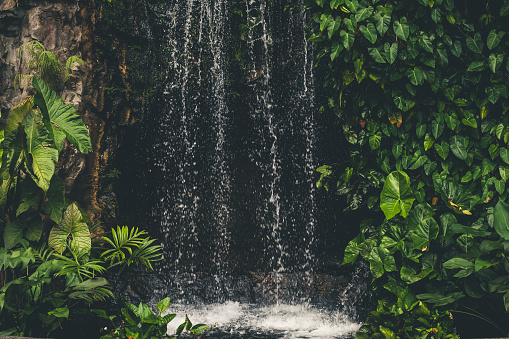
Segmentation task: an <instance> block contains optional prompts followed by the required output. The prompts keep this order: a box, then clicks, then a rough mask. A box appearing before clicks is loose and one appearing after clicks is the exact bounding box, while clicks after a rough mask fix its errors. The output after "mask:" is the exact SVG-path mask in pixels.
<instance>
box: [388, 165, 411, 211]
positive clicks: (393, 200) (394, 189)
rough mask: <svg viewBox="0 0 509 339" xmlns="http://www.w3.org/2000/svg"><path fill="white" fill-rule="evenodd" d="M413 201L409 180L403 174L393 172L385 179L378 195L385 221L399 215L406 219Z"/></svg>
mask: <svg viewBox="0 0 509 339" xmlns="http://www.w3.org/2000/svg"><path fill="white" fill-rule="evenodd" d="M414 201H415V197H414V194H413V192H412V189H411V188H410V178H409V177H408V175H407V174H406V173H405V172H402V171H394V172H392V173H391V174H389V176H388V177H387V179H386V181H385V183H384V187H383V190H382V193H381V194H380V208H381V209H382V211H383V212H384V214H385V217H386V218H387V219H391V218H392V217H394V216H395V215H396V214H398V213H400V214H401V216H403V218H406V217H407V215H408V212H409V211H410V209H411V208H412V204H413V203H414Z"/></svg>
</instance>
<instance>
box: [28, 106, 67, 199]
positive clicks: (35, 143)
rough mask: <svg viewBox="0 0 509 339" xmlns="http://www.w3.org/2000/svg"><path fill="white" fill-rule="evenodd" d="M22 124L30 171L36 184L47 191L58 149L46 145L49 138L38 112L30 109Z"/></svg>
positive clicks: (48, 142) (49, 141)
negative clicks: (34, 177)
mask: <svg viewBox="0 0 509 339" xmlns="http://www.w3.org/2000/svg"><path fill="white" fill-rule="evenodd" d="M23 124H24V125H25V133H26V139H27V145H26V147H27V153H28V154H30V155H31V157H30V162H31V167H32V172H33V173H34V175H35V176H36V178H37V185H38V186H39V187H40V188H42V189H43V190H44V191H47V190H48V188H49V183H50V181H51V178H52V177H53V173H54V172H55V163H56V162H57V161H58V151H57V150H56V149H54V148H52V147H49V146H48V144H50V143H51V140H49V139H48V136H49V135H48V131H47V130H46V128H45V127H44V125H43V124H42V117H41V115H40V113H38V112H37V111H35V110H31V111H30V112H29V113H28V114H27V115H26V116H25V118H24V119H23Z"/></svg>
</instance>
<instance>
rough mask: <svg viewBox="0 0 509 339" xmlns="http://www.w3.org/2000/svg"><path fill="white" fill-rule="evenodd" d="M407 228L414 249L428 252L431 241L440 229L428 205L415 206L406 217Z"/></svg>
mask: <svg viewBox="0 0 509 339" xmlns="http://www.w3.org/2000/svg"><path fill="white" fill-rule="evenodd" d="M407 222H408V228H409V230H411V237H412V241H413V243H414V248H416V249H418V250H420V251H425V250H428V249H429V247H430V245H431V241H432V240H434V239H436V237H437V236H438V232H439V231H440V228H439V227H438V224H437V222H436V221H435V219H433V210H432V209H431V207H429V205H426V204H419V205H417V206H416V207H415V208H414V209H413V210H412V212H410V215H409V216H408V220H407Z"/></svg>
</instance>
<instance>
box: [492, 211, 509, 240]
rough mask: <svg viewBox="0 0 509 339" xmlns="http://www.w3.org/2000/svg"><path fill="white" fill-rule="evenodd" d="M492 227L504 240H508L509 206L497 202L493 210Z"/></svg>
mask: <svg viewBox="0 0 509 339" xmlns="http://www.w3.org/2000/svg"><path fill="white" fill-rule="evenodd" d="M493 227H494V228H495V231H497V233H498V234H499V235H500V236H501V237H502V238H503V239H505V240H509V205H508V204H506V203H505V202H503V201H499V202H498V203H497V204H496V205H495V209H494V210H493Z"/></svg>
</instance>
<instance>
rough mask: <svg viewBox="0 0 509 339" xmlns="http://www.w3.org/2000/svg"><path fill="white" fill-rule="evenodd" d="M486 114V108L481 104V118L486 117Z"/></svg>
mask: <svg viewBox="0 0 509 339" xmlns="http://www.w3.org/2000/svg"><path fill="white" fill-rule="evenodd" d="M487 115H488V109H487V108H486V106H483V107H482V108H481V119H484V118H486V116H487Z"/></svg>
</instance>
